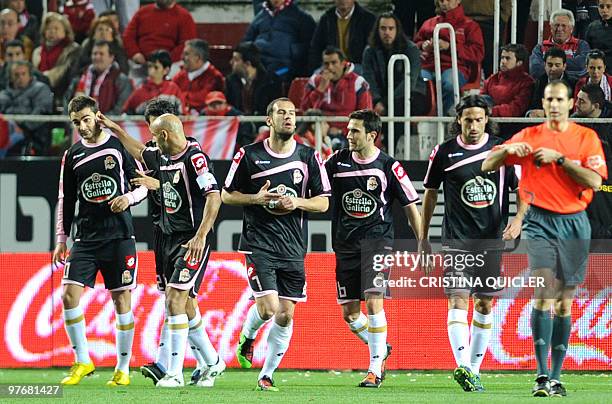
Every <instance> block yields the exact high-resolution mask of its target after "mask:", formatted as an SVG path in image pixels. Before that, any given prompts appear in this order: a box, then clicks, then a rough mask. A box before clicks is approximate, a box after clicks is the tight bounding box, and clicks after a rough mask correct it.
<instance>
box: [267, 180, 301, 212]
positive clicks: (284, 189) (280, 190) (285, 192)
mask: <svg viewBox="0 0 612 404" xmlns="http://www.w3.org/2000/svg"><path fill="white" fill-rule="evenodd" d="M268 192H270V193H273V194H279V195H282V196H293V197H295V198H297V196H298V195H297V192H296V191H295V189H293V188H291V187H288V186H286V185H285V184H279V185H277V186H276V187H274V188H271V189H270V190H269V191H268ZM263 208H264V209H265V210H266V211H267V212H268V213H271V214H273V215H277V216H282V215H286V214H288V213H291V212H288V211H285V210H283V211H280V210H277V209H270V207H268V206H264V207H263Z"/></svg>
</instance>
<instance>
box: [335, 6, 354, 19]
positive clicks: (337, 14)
mask: <svg viewBox="0 0 612 404" xmlns="http://www.w3.org/2000/svg"><path fill="white" fill-rule="evenodd" d="M353 11H355V5H354V4H353V8H351V12H350V13H348V15H347V16H346V17H342V16H341V15H340V13H339V12H338V9H336V16H337V17H338V18H339V19H341V20H349V19H350V18H351V17H352V16H353Z"/></svg>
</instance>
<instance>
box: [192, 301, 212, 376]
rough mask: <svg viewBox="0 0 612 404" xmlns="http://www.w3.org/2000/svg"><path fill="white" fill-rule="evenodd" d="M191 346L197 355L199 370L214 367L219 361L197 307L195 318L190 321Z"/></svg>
mask: <svg viewBox="0 0 612 404" xmlns="http://www.w3.org/2000/svg"><path fill="white" fill-rule="evenodd" d="M189 345H191V349H192V350H193V353H194V355H196V360H197V361H198V367H199V368H201V367H204V366H211V365H214V364H216V363H217V361H218V360H219V355H218V354H217V351H216V350H215V347H214V346H213V344H212V343H211V342H210V339H209V338H208V334H207V333H206V328H205V327H204V323H203V322H202V315H201V314H200V309H199V308H197V307H196V313H195V317H194V318H192V319H191V320H189Z"/></svg>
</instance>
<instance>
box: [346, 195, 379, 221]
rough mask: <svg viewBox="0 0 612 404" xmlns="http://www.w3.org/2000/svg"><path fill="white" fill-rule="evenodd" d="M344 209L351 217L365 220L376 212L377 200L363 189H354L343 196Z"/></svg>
mask: <svg viewBox="0 0 612 404" xmlns="http://www.w3.org/2000/svg"><path fill="white" fill-rule="evenodd" d="M342 209H344V211H345V212H346V214H347V215H349V216H350V217H354V218H356V219H365V218H366V217H369V216H371V215H372V214H373V213H374V212H375V211H376V200H374V198H373V197H372V195H370V194H368V193H367V192H363V191H362V190H361V189H354V190H352V191H349V192H347V193H345V194H344V195H342Z"/></svg>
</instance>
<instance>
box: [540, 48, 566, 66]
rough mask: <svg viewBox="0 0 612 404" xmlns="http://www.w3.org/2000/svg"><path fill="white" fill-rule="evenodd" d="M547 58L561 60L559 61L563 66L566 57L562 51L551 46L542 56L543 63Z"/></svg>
mask: <svg viewBox="0 0 612 404" xmlns="http://www.w3.org/2000/svg"><path fill="white" fill-rule="evenodd" d="M548 58H561V60H563V64H565V63H567V56H566V55H565V52H564V51H563V49H561V48H557V47H556V46H553V47H552V48H550V49H549V50H547V51H546V53H545V54H544V63H546V60H547V59H548Z"/></svg>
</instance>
